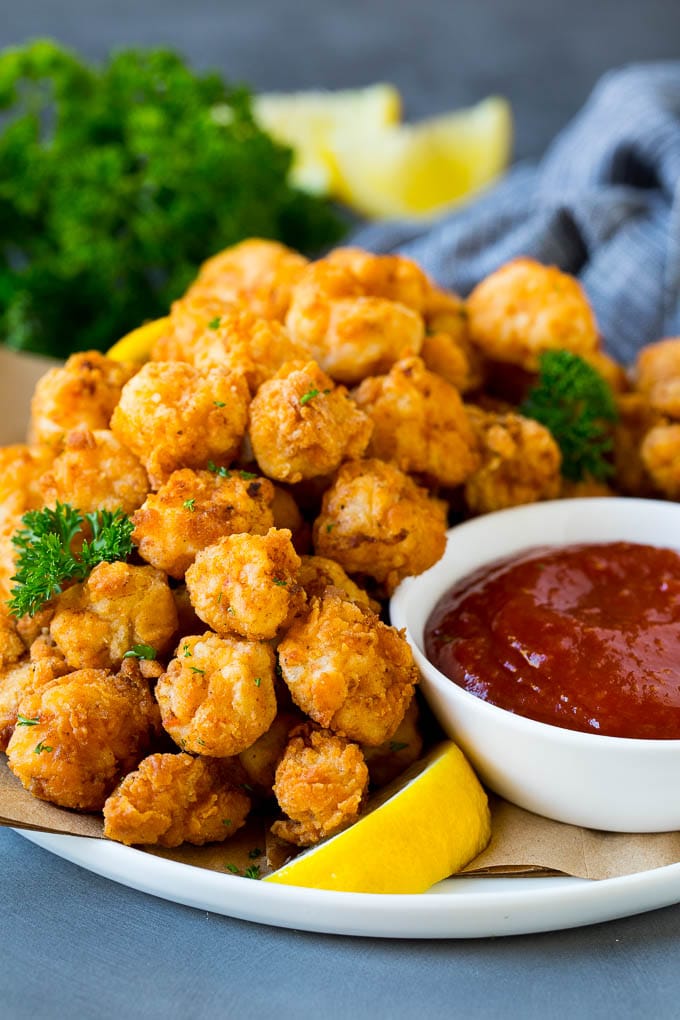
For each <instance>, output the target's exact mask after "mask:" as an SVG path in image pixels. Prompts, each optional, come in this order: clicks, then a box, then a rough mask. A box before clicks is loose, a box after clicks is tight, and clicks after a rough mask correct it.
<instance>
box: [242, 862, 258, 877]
mask: <svg viewBox="0 0 680 1020" xmlns="http://www.w3.org/2000/svg"><path fill="white" fill-rule="evenodd" d="M243 874H244V875H245V877H246V878H259V877H260V865H259V864H251V865H250V866H249V867H247V868H246V870H245V871H244V872H243Z"/></svg>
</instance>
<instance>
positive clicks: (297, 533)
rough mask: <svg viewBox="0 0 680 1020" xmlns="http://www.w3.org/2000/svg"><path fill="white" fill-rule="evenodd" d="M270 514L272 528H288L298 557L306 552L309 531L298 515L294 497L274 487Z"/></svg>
mask: <svg viewBox="0 0 680 1020" xmlns="http://www.w3.org/2000/svg"><path fill="white" fill-rule="evenodd" d="M272 513H273V514H274V527H275V528H288V530H289V531H290V532H291V534H292V536H293V545H294V546H295V551H296V552H297V553H298V554H300V555H301V554H302V553H303V552H306V551H307V550H308V549H309V546H310V543H311V529H310V527H309V525H308V524H307V522H306V520H305V519H304V517H303V516H302V514H301V513H300V508H299V507H298V505H297V503H296V501H295V497H294V496H293V495H292V493H290V492H289V491H288V490H287V489H282V488H281V486H279V485H275V486H274V499H273V500H272Z"/></svg>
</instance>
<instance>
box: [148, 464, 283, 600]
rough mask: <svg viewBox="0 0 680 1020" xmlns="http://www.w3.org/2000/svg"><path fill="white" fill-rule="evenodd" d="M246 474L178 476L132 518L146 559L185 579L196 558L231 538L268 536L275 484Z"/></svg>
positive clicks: (184, 472)
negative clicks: (216, 543) (234, 536)
mask: <svg viewBox="0 0 680 1020" xmlns="http://www.w3.org/2000/svg"><path fill="white" fill-rule="evenodd" d="M242 474H246V475H247V472H242V473H239V472H231V471H226V470H224V469H222V471H221V472H220V471H217V470H216V471H214V472H212V471H192V470H191V469H190V468H182V469H181V470H179V471H175V472H173V474H171V475H170V477H169V479H168V480H167V482H165V484H164V485H161V487H160V489H159V490H158V492H156V493H150V494H149V496H148V497H147V499H146V501H145V502H144V505H143V506H142V507H141V509H139V510H138V511H137V513H136V514H134V516H133V518H132V520H133V523H134V525H135V530H134V532H133V535H132V538H133V541H134V542H135V543H136V545H137V547H138V549H139V554H140V556H141V557H142V558H143V559H145V560H146V561H147V562H148V563H150V564H151V565H152V566H154V567H157V568H158V569H159V570H164V571H165V572H166V574H170V576H171V577H175V578H178V579H180V580H181V579H182V578H183V577H184V574H185V572H186V570H187V569H188V567H190V566H191V564H192V563H193V562H194V560H195V559H196V554H197V553H198V552H200V551H201V549H205V548H207V546H209V545H212V544H213V543H214V542H217V541H218V540H219V539H220V538H223V537H224V536H225V535H230V534H237V533H239V532H250V533H254V534H258V535H264V534H266V533H267V531H268V530H269V529H270V528H271V527H272V525H273V523H274V517H273V514H272V511H271V509H270V504H271V502H272V500H273V498H274V486H273V485H272V483H271V482H270V481H269V480H268V479H267V478H253V477H250V476H248V477H245V478H244V477H241V475H242Z"/></svg>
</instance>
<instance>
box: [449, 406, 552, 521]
mask: <svg viewBox="0 0 680 1020" xmlns="http://www.w3.org/2000/svg"><path fill="white" fill-rule="evenodd" d="M468 416H469V418H470V422H471V424H472V426H473V428H474V430H475V432H476V433H477V437H478V440H479V443H480V449H481V456H482V462H481V465H480V467H479V468H477V470H476V471H474V472H473V474H472V475H471V476H470V477H469V478H468V480H467V482H466V483H465V499H466V502H467V505H468V507H469V509H470V510H471V511H472V512H473V513H491V512H492V511H494V510H503V509H505V508H506V507H511V506H518V505H519V504H521V503H534V502H537V501H538V500H542V499H555V498H556V497H557V496H558V495H559V492H560V485H561V479H560V466H561V463H562V456H561V454H560V450H559V447H558V445H557V443H556V442H555V440H554V439H553V437H552V435H551V434H550V432H549V431H548V429H546V428H545V426H543V425H541V424H539V422H537V421H533V420H532V419H531V418H524V417H523V416H522V415H519V414H513V413H508V414H502V413H501V414H494V413H490V412H486V411H482V410H481V408H478V407H473V406H469V407H468Z"/></svg>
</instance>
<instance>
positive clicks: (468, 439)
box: [354, 358, 479, 487]
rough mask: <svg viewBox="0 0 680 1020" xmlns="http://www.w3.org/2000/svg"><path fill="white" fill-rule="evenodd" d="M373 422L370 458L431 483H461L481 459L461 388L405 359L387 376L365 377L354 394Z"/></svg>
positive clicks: (418, 363)
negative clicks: (392, 465)
mask: <svg viewBox="0 0 680 1020" xmlns="http://www.w3.org/2000/svg"><path fill="white" fill-rule="evenodd" d="M354 399H355V400H356V402H357V404H358V406H359V407H360V408H361V409H362V410H363V411H365V412H366V414H367V415H368V416H369V417H370V419H371V421H372V422H373V435H372V436H371V441H370V444H369V447H368V451H367V452H368V454H369V456H371V457H378V458H380V459H381V460H386V461H391V462H392V463H394V464H396V465H397V467H399V468H401V470H402V471H407V472H413V473H415V474H420V475H423V476H424V477H425V479H426V480H428V481H430V482H431V483H433V484H439V485H445V486H450V487H453V486H455V485H460V484H461V482H464V481H465V479H466V478H467V477H468V476H469V475H470V474H471V473H472V471H473V470H474V469H475V467H476V466H477V464H478V462H479V458H478V455H477V449H476V446H477V444H476V439H475V435H474V432H473V431H472V428H471V427H470V423H469V422H468V419H467V416H466V414H465V408H464V407H463V402H462V400H461V398H460V396H459V395H458V391H457V390H455V389H454V388H453V386H450V385H449V383H447V382H445V381H444V379H440V378H439V376H437V375H435V374H434V373H433V372H428V370H427V369H426V368H425V365H424V364H423V362H422V360H421V359H420V358H405V359H404V360H403V361H398V362H397V363H396V364H395V365H393V366H392V368H391V369H390V371H389V373H388V374H387V375H384V376H378V377H375V378H370V379H364V381H363V382H362V383H361V384H360V386H359V387H358V389H357V390H356V391H355V393H354Z"/></svg>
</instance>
